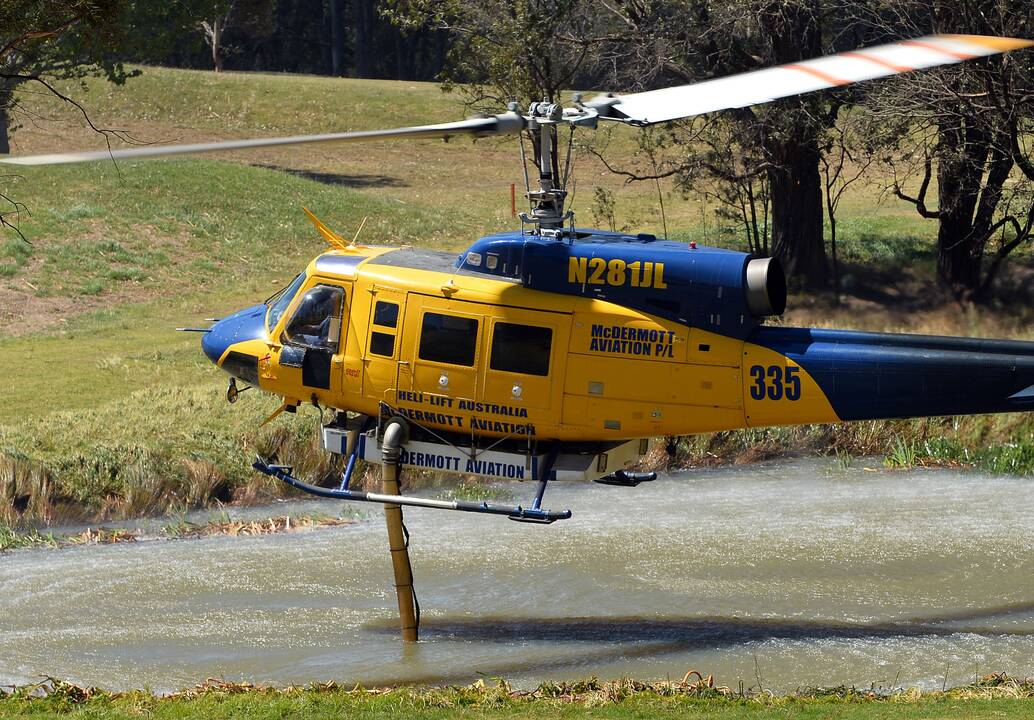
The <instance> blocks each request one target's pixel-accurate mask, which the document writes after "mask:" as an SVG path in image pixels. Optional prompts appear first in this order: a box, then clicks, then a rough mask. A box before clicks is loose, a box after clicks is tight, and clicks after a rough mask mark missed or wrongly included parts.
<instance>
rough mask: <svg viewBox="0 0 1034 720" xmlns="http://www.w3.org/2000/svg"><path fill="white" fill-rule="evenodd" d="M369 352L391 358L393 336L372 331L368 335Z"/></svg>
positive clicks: (393, 346)
mask: <svg viewBox="0 0 1034 720" xmlns="http://www.w3.org/2000/svg"><path fill="white" fill-rule="evenodd" d="M370 352H371V353H373V354H374V355H383V356H384V357H391V356H393V355H394V354H395V336H394V335H389V334H388V333H382V332H377V331H376V330H374V331H373V332H372V333H370Z"/></svg>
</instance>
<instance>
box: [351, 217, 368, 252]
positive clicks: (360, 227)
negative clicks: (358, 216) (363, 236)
mask: <svg viewBox="0 0 1034 720" xmlns="http://www.w3.org/2000/svg"><path fill="white" fill-rule="evenodd" d="M369 219H370V216H369V215H366V216H364V217H363V221H362V222H361V223H359V229H358V230H356V231H355V237H353V238H352V242H350V243H349V244H348V247H353V248H354V247H355V241H356V240H358V239H359V233H361V232H362V231H363V228H364V227H366V221H367V220H369Z"/></svg>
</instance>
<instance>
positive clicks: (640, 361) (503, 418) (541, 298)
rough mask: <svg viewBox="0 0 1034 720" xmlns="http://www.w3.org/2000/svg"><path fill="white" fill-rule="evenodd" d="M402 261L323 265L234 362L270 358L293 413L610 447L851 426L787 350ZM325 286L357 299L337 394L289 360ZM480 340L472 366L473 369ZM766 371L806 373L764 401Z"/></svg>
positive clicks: (339, 346)
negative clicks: (760, 374) (761, 374)
mask: <svg viewBox="0 0 1034 720" xmlns="http://www.w3.org/2000/svg"><path fill="white" fill-rule="evenodd" d="M399 252H403V251H399V250H395V249H390V248H362V250H361V256H362V258H363V259H360V257H359V256H358V251H356V252H355V253H352V252H350V251H332V252H330V253H327V254H325V255H322V256H320V257H319V258H317V259H316V260H314V261H313V262H312V263H310V265H309V267H308V268H307V270H306V277H305V279H304V282H303V284H302V285H301V287H300V289H299V291H298V292H297V293H296V294H295V297H294V299H293V300H292V301H291V303H290V305H289V306H288V307H287V309H286V311H285V312H284V313H283V315H282V317H281V318H280V319H279V321H278V322H277V323H276V324H275V325H274V326H273V327H267V329H266V335H265V336H264V337H261V338H255V339H251V340H245V341H242V342H238V343H235V344H233V345H231V346H230V347H229V348H228V349H227V351H226V354H229V353H230V352H236V353H240V354H243V355H253V356H255V357H257V358H258V364H257V369H258V384H259V386H260V387H261V388H262V389H263V390H266V391H268V392H270V393H274V394H276V395H280V396H282V397H283V398H284V399H285V401H287V402H288V403H289V404H291V403H304V402H310V401H313V400H314V401H316V402H318V403H319V404H320V405H322V406H325V407H332V408H337V409H339V410H349V411H354V412H359V413H363V414H366V415H377V414H378V413H379V412H380V411H381V410H382V409H383V406H384V405H386V406H388V407H389V408H391V409H393V410H394V411H397V412H398V413H399V414H401V415H403V416H406V417H408V418H410V419H411V420H413V421H415V422H416V423H419V424H421V425H424V426H427V427H431V428H435V429H439V430H445V431H450V432H453V433H460V434H471V435H480V436H493V437H505V436H516V437H523V436H531V437H532V438H534V439H538V440H544V439H555V440H564V441H598V440H618V439H623V438H636V437H653V436H661V435H688V434H693V433H699V432H707V431H715V430H726V429H733V428H742V427H749V426H763V425H782V424H797V423H811V422H834V421H837V420H838V418H837V416H836V414H835V413H834V411H833V409H832V408H831V406H830V404H829V402H828V401H827V399H826V397H825V395H824V394H823V392H822V391H821V389H820V388H819V387H818V385H817V384H816V383H815V382H814V381H813V380H812V378H811V377H810V376H809V375H808V374H807V373H806V372H805V371H804V370H803V368H800V367H799V366H797V365H796V363H794V362H793V361H792V360H790V359H789V358H787V357H785V356H784V355H781V354H779V353H777V352H775V351H773V350H770V349H767V348H764V347H761V346H758V345H753V344H751V343H748V342H744V341H742V340H737V339H735V338H730V337H725V336H723V335H718V334H715V333H710V332H706V331H702V330H698V329H695V328H689V327H686V326H685V325H680V324H678V323H674V322H671V321H667V320H664V319H661V318H658V317H655V316H652V315H649V314H646V313H643V312H639V311H636V310H632V309H628V308H625V307H621V306H619V305H616V304H614V303H611V302H607V301H602V300H595V299H591V298H585V297H573V296H565V295H558V294H555V293H547V292H542V291H538V290H531V289H527V288H524V287H522V286H521V285H520V284H518V283H515V282H509V281H505V280H497V279H492V278H486V277H478V276H476V275H473V274H469V273H468V274H464V273H457V272H455V271H452V272H448V271H445V270H443V268H444V264H443V263H442V262H440V258H438V259H437V260H438V261H436V262H428V263H427V265H430V266H434V267H431V268H430V269H427V268H421V267H413V266H412V265H414V264H415V263H414V262H408V263H405V264H389V262H390V260H391V259H392V253H399ZM424 255H426V256H428V257H431V255H432V254H430V253H424ZM418 260H419V258H418ZM317 286H331V287H337V288H341V290H342V291H343V299H344V308H343V322H342V326H341V328H340V332H339V338H340V340H339V341H338V337H337V336H335V338H334V339H335V341H336V348H335V349H334V350H333V351H325V354H326V356H327V358H326V359H327V360H328V362H327V363H326V365H327V368H326V371H325V373H324V375H325V379H324V381H323V382H315V384H316V385H326V387H314V386H313V381H312V380H311V377H309V378H306V377H305V375H306V372H308V373H309V374H310V375H311V371H306V372H303V368H302V367H298V366H297V365H298V363H297V362H296V360H292V361H290V362H288V361H287V360H286V357H285V355H284V352H285V347H289V346H290V345H291V342H290V340H289V339H288V338H287V337H286V333H285V330H286V329H287V327H288V325H289V323H290V322H291V318H292V316H293V314H294V313H295V312H296V311H297V310H298V306H299V304H300V303H301V302H302V298H304V297H305V296H306V294H307V292H308V291H310V290H312V289H313V288H316V287H317ZM390 306H395V307H394V308H392V307H390ZM386 311H388V312H386ZM428 314H430V315H431V317H427V316H428ZM442 316H445V317H447V318H449V320H447V321H446V324H447V325H455V327H452V328H451V329H448V332H452V333H454V334H453V335H444V336H443V337H444V338H445V341H446V342H445V345H450V344H451V345H452V346H453V347H452V348H450V347H444V348H442V347H437V348H436V347H435V346H434V344H433V343H432V342H431V340H432V338H427V337H424V336H425V335H430V333H431V332H433V331H434V328H433V327H432V326H433V325H434V322H438V323H439V324H440V323H441V318H442ZM453 319H455V320H453ZM392 325H393V326H392ZM515 328H516V331H517V332H518V337H521V336H520V335H519V333H520V332H522V328H523V329H528V328H531V330H527V332H529V333H532V334H533V335H534V336H535V337H536V338H548V343H547V342H542V343H539V344H537V345H536V346H535V347H534V348H530V347H529V348H525V349H522V348H521V347H520V346H519V345H516V346H515V345H514V340H513V332H514V330H515ZM457 332H459V333H461V334H458V335H457V334H455V333H457ZM507 333H509V335H508V334H507ZM468 336H469V340H467V339H464V338H465V337H468ZM450 338H453V339H454V340H455V341H453V340H450ZM468 343H469V346H471V347H472V348H473V351H472V352H473V357H472V358H470V360H471V362H469V364H468V363H467V358H466V357H464V358H459V361H458V362H457V357H456V356H455V355H456V354H457V353H458V354H460V355H462V347H467V346H468ZM497 345H498V347H496V346H497ZM459 346H462V347H459ZM457 348H458V349H457ZM454 351H455V352H454ZM306 352H314V351H311V350H309V351H306ZM441 352H444V353H445V354H446V355H447V356H448V359H450V360H453V362H448V361H443V360H442V357H441V356H440V353H441ZM450 353H452V354H450ZM226 354H224V356H223V357H224V358H225V357H226ZM296 355H297V353H295V355H294V356H293V357H296ZM525 355H527V357H525ZM535 355H538V356H540V357H538V358H537V359H536V357H534V356H535ZM758 366H761V367H764V368H771V367H776V368H783V369H785V368H796V370H790V371H789V372H786V373H785V381H784V380H783V379H782V374H781V375H780V383H781V384H782V385H783V386H785V390H786V391H785V392H783V391H782V390H780V393H779V395H780V397H778V398H773V397H771V393H769V395H766V396H765V397H764V398H763V399H760V400H759V399H755V398H754V396H753V395H752V393H751V391H750V390H751V387H752V385H753V384H754V383H756V382H757V380H756V378H752V377H750V376H749V374H748V373H747V372H746V371H745V368H755V367H758ZM224 367H225V364H224ZM515 367H516V368H533V371H532V372H520V371H515V370H514V368H515ZM779 372H780V373H782V371H781V370H780V371H779ZM307 382H308V383H309V384H307Z"/></svg>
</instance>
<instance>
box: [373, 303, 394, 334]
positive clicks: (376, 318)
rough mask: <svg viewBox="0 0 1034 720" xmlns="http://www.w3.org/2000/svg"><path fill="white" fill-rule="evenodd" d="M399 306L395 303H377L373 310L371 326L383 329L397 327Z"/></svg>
mask: <svg viewBox="0 0 1034 720" xmlns="http://www.w3.org/2000/svg"><path fill="white" fill-rule="evenodd" d="M398 321H399V306H398V305H396V304H395V303H389V302H378V303H377V304H376V305H375V306H374V308H373V324H374V325H381V326H383V327H390V328H393V327H398Z"/></svg>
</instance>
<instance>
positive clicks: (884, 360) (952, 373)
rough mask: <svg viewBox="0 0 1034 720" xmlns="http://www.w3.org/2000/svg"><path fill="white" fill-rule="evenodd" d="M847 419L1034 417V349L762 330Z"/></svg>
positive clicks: (758, 335)
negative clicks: (1021, 413)
mask: <svg viewBox="0 0 1034 720" xmlns="http://www.w3.org/2000/svg"><path fill="white" fill-rule="evenodd" d="M748 342H752V343H755V344H757V345H761V346H763V347H767V348H769V349H770V350H774V351H775V352H778V353H780V354H782V355H785V356H786V357H788V358H790V359H791V360H793V361H794V362H796V363H797V364H799V365H800V366H801V367H803V368H804V369H805V370H806V371H807V372H808V374H809V375H811V376H812V378H814V379H815V381H816V382H817V383H818V384H819V387H821V388H822V391H823V392H824V393H825V394H826V397H827V399H828V400H829V402H830V405H832V407H833V410H834V411H835V412H836V414H837V415H838V416H839V417H840V419H841V420H865V419H875V418H902V417H918V416H924V415H967V414H974V413H987V412H1008V411H1011V410H1034V395H1028V394H1025V393H1024V391H1025V390H1026V389H1027V388H1029V387H1031V386H1032V385H1034V342H1019V341H1010V340H980V339H970V338H952V337H938V336H927V335H892V334H887V333H863V332H850V331H842V330H818V329H808V328H775V327H760V328H758V329H757V330H755V332H754V334H753V335H752V336H751V337H750V338H748Z"/></svg>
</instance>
